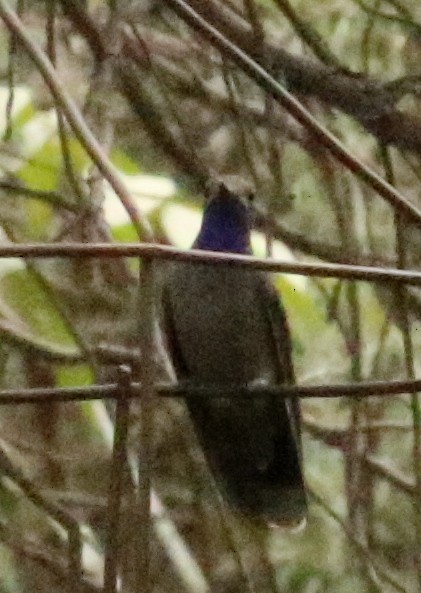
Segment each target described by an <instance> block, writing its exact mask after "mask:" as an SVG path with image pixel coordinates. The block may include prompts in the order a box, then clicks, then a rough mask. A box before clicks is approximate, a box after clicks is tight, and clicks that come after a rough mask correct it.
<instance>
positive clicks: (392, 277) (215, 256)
mask: <svg viewBox="0 0 421 593" xmlns="http://www.w3.org/2000/svg"><path fill="white" fill-rule="evenodd" d="M6 257H22V258H26V257H27V258H32V259H33V258H56V257H71V258H89V257H101V258H110V257H111V258H116V257H140V258H145V259H160V260H167V261H183V262H190V263H202V264H209V265H211V264H212V265H227V266H232V267H241V268H245V269H251V270H261V271H263V272H282V273H284V274H299V275H301V276H316V277H319V278H341V279H345V280H346V279H348V280H364V281H367V282H387V283H392V282H393V283H404V284H410V285H412V286H421V272H416V271H409V270H399V269H397V268H376V267H370V266H351V265H345V264H342V265H341V264H327V263H326V264H322V263H298V262H293V263H292V262H285V261H282V260H279V259H264V258H260V257H254V256H249V255H239V254H236V253H220V252H214V251H202V250H197V249H190V250H189V251H182V250H180V249H177V248H175V247H170V246H168V245H157V244H155V243H124V244H110V243H33V244H8V245H0V258H6Z"/></svg>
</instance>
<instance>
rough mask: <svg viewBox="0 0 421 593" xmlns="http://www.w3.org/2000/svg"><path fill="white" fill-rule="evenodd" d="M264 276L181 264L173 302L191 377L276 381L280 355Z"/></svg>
mask: <svg viewBox="0 0 421 593" xmlns="http://www.w3.org/2000/svg"><path fill="white" fill-rule="evenodd" d="M261 281H262V278H261V277H260V276H259V275H258V274H256V272H249V271H244V270H241V269H235V268H225V267H221V266H218V267H211V266H205V265H192V264H181V265H180V264H177V269H176V271H175V273H174V276H173V279H172V280H171V291H170V292H171V307H172V309H173V319H174V323H175V326H176V327H175V331H176V334H177V340H178V343H179V347H180V349H181V353H182V356H183V359H184V360H185V362H186V366H187V368H188V374H189V377H190V379H192V380H195V379H197V380H198V381H200V382H201V383H223V384H245V383H251V382H253V381H267V382H274V381H276V374H277V373H276V368H277V362H276V356H275V348H274V343H273V337H272V331H271V327H270V322H269V319H268V316H267V313H266V311H264V310H262V307H261V306H260V303H259V298H258V290H259V287H260V283H261Z"/></svg>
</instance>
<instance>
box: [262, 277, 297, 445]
mask: <svg viewBox="0 0 421 593" xmlns="http://www.w3.org/2000/svg"><path fill="white" fill-rule="evenodd" d="M258 298H259V299H261V306H262V310H264V311H267V314H268V317H269V323H270V328H271V333H272V336H273V340H274V347H275V348H276V353H277V360H278V363H279V365H278V377H277V381H278V382H279V383H286V384H289V385H293V384H294V383H295V373H294V365H293V362H292V343H291V334H290V331H289V326H288V320H287V316H286V313H285V309H284V307H283V305H282V301H281V299H280V297H279V295H278V293H277V291H276V289H275V287H274V285H273V284H272V282H271V281H270V279H268V278H267V276H263V275H262V276H261V284H260V290H259V294H258ZM284 401H285V404H286V407H287V410H288V415H289V418H290V423H291V427H292V429H293V433H294V437H295V439H296V441H297V447H298V450H299V451H300V456H301V410H300V402H299V400H298V399H297V398H291V399H286V400H284Z"/></svg>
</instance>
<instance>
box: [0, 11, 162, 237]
mask: <svg viewBox="0 0 421 593" xmlns="http://www.w3.org/2000/svg"><path fill="white" fill-rule="evenodd" d="M0 17H1V18H2V19H3V21H4V23H5V24H6V26H7V27H8V29H9V30H10V31H11V32H13V33H14V34H15V35H16V39H18V40H19V42H20V43H21V44H22V45H23V47H24V48H25V50H26V51H27V53H28V55H29V56H30V58H31V59H32V60H33V61H34V63H35V64H36V66H37V68H38V70H39V72H40V73H41V74H42V76H43V78H44V80H45V82H46V84H47V86H48V88H49V89H50V91H51V93H52V95H53V96H54V98H55V100H56V102H57V104H58V105H59V106H60V109H61V110H62V112H63V113H64V115H65V116H66V119H67V121H68V122H69V124H70V126H71V128H72V130H73V132H74V133H75V135H76V137H77V138H78V140H79V142H80V143H81V144H82V146H83V147H84V148H85V150H86V152H87V153H88V154H89V156H90V157H91V159H92V160H93V161H94V163H95V165H96V166H97V167H98V169H99V170H100V171H101V173H102V174H103V175H104V177H105V178H106V179H107V181H108V182H109V183H110V185H111V187H112V188H113V189H114V191H115V192H116V194H117V195H118V197H119V198H120V200H121V203H122V204H123V206H124V207H125V209H126V211H127V213H128V215H129V217H130V219H131V221H132V223H133V225H134V227H135V228H136V229H137V230H138V234H139V235H142V236H144V237H145V238H147V239H151V238H152V236H153V232H152V229H151V227H150V225H149V223H148V222H147V220H146V218H144V217H139V216H138V214H137V212H134V211H133V208H132V202H131V195H130V192H129V191H128V190H127V188H126V186H125V185H124V183H123V181H122V180H121V177H120V175H119V174H118V171H117V170H116V168H115V167H114V165H113V164H112V163H111V161H110V160H109V158H108V157H107V155H106V154H105V152H104V151H103V149H102V147H101V145H100V144H99V143H98V141H97V140H96V138H95V136H93V134H92V132H91V131H90V130H89V128H88V126H87V125H86V122H85V119H84V118H83V116H82V114H81V112H80V111H79V109H78V107H77V106H76V104H75V103H74V101H73V100H72V99H71V98H70V96H69V95H68V93H67V92H66V91H65V89H64V88H63V86H62V85H61V83H60V81H59V79H58V77H57V73H56V72H55V70H54V67H53V66H52V64H51V63H50V61H49V60H48V58H47V57H46V55H45V53H44V52H43V51H42V50H41V49H40V48H39V47H38V46H37V45H36V44H35V43H34V42H33V41H32V40H31V38H30V37H29V35H28V33H27V32H26V30H25V28H24V26H23V25H22V23H21V21H20V19H19V18H18V16H17V15H16V13H15V12H14V11H13V10H11V9H10V8H9V7H8V6H7V4H6V2H5V1H4V0H0Z"/></svg>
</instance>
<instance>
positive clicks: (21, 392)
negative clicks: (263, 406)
mask: <svg viewBox="0 0 421 593" xmlns="http://www.w3.org/2000/svg"><path fill="white" fill-rule="evenodd" d="M154 391H155V393H156V395H158V396H160V397H165V398H174V397H183V398H184V397H187V396H188V397H197V398H201V397H203V398H210V397H218V398H224V397H226V398H233V397H237V398H241V399H243V398H244V399H248V398H250V397H264V396H268V395H271V396H276V397H281V398H289V397H303V398H322V399H326V398H337V397H359V398H362V397H372V396H376V397H389V396H395V395H401V394H406V393H415V392H417V391H421V379H417V380H416V381H368V382H364V383H360V384H358V383H356V384H352V383H344V384H342V385H273V386H265V387H263V386H253V387H247V386H242V387H241V386H239V387H235V388H230V387H223V388H221V387H220V386H218V385H215V386H206V387H202V386H193V385H191V384H190V383H178V384H177V385H173V384H168V383H158V384H156V385H155V386H154ZM141 394H142V385H141V384H140V383H136V382H135V383H132V385H131V394H130V397H133V398H141ZM117 397H118V386H117V385H116V384H114V383H107V384H97V385H91V386H89V387H51V388H31V389H26V388H22V389H1V390H0V406H4V405H10V404H15V405H19V404H39V403H47V402H53V401H61V402H63V403H66V402H74V401H84V400H96V399H116V398H117Z"/></svg>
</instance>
